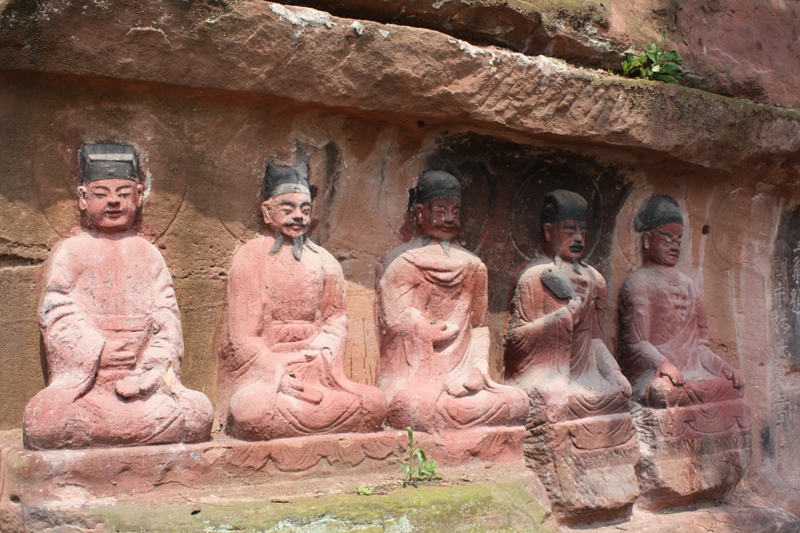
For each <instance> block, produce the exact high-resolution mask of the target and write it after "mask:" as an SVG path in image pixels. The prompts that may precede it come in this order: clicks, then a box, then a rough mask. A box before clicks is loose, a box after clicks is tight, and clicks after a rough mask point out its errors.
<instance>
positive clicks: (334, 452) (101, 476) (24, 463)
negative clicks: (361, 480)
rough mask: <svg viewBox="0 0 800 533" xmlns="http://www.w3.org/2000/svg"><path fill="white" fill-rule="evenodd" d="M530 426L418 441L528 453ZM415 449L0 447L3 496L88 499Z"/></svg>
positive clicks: (282, 443)
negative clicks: (525, 448) (526, 443)
mask: <svg viewBox="0 0 800 533" xmlns="http://www.w3.org/2000/svg"><path fill="white" fill-rule="evenodd" d="M524 436H525V430H524V428H523V427H521V426H520V427H514V428H506V427H493V428H488V427H487V428H474V429H468V430H462V431H458V432H452V433H442V434H438V435H428V434H424V433H415V434H414V439H415V441H416V442H415V444H416V446H417V447H421V448H423V449H424V450H425V452H426V453H427V454H428V456H429V457H432V458H434V459H436V460H437V461H438V462H439V463H440V464H445V465H458V464H461V463H464V462H466V461H468V460H470V459H473V458H474V459H479V460H485V461H491V462H504V461H514V460H519V459H520V458H521V457H522V443H523V440H524ZM407 455H408V437H407V434H406V432H405V431H397V430H386V431H382V432H378V433H359V434H355V433H348V434H337V435H318V436H310V437H298V438H292V439H276V440H271V441H266V442H245V441H239V440H235V439H231V438H229V437H227V436H224V435H217V436H215V438H214V440H212V441H211V442H207V443H203V444H174V445H163V446H135V447H128V448H95V449H83V450H51V451H31V450H26V449H23V448H22V447H21V446H13V447H6V448H0V480H2V481H3V483H2V484H1V485H0V504H1V503H2V502H3V501H6V502H7V501H9V500H11V501H14V498H17V499H21V500H23V501H25V502H26V504H28V505H39V504H47V503H48V502H60V503H62V504H65V503H66V504H75V505H80V504H81V503H83V502H91V501H96V500H98V499H102V498H109V497H115V496H117V495H122V494H127V495H130V494H134V493H154V494H158V493H159V491H161V490H174V489H175V488H176V487H178V488H180V487H185V488H188V489H194V488H203V487H210V486H215V485H218V486H225V485H236V486H244V485H262V484H265V483H268V482H269V481H270V480H271V479H273V478H277V477H280V478H281V479H284V480H285V479H287V476H293V475H294V476H307V475H313V476H320V477H324V476H328V475H335V474H350V473H355V472H359V471H361V472H370V471H379V470H381V469H387V471H388V470H390V471H391V472H392V475H397V476H398V477H399V476H400V469H399V468H398V467H397V462H398V460H399V459H401V458H406V456H407Z"/></svg>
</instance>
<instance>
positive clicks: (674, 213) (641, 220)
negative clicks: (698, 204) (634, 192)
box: [633, 194, 683, 232]
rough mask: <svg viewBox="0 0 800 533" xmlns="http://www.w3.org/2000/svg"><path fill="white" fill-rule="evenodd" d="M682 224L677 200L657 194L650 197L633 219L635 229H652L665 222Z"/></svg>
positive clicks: (642, 230)
mask: <svg viewBox="0 0 800 533" xmlns="http://www.w3.org/2000/svg"><path fill="white" fill-rule="evenodd" d="M672 223H678V224H681V225H682V224H683V216H682V215H681V210H680V207H678V201H677V200H675V198H673V197H672V196H667V195H666V194H658V195H656V196H653V197H652V198H650V199H649V200H648V201H647V203H646V204H645V205H644V207H642V208H641V209H640V210H639V213H638V214H637V215H636V218H635V219H634V221H633V226H634V228H635V229H636V231H639V232H646V231H652V230H654V229H656V228H659V227H661V226H663V225H665V224H672Z"/></svg>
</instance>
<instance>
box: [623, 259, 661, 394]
mask: <svg viewBox="0 0 800 533" xmlns="http://www.w3.org/2000/svg"><path fill="white" fill-rule="evenodd" d="M634 274H635V273H634ZM634 274H631V275H632V276H633V275H634ZM649 281H650V280H648V279H647V278H644V279H643V280H642V281H641V282H637V281H636V280H634V281H633V282H630V279H628V280H626V283H624V284H623V286H622V290H620V293H619V322H620V330H621V334H620V343H619V346H620V352H619V353H620V361H621V362H622V363H623V367H624V368H625V374H626V376H627V377H628V379H629V380H630V381H631V383H632V384H633V382H634V381H637V382H638V381H641V380H643V379H644V380H646V381H649V380H650V378H651V377H652V376H653V374H654V373H655V372H656V369H657V368H658V365H659V364H660V363H661V362H662V361H664V360H665V359H666V358H665V357H664V356H663V355H662V354H661V352H659V351H658V349H656V347H655V346H653V345H652V344H651V343H650V339H651V335H652V331H651V330H652V324H653V316H652V315H653V313H654V312H655V311H654V309H653V307H652V304H653V300H654V299H656V298H659V297H660V295H659V294H654V293H653V292H652V291H650V290H649V288H648V286H647V285H648V282H649Z"/></svg>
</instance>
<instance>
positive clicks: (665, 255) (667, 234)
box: [644, 222, 683, 266]
mask: <svg viewBox="0 0 800 533" xmlns="http://www.w3.org/2000/svg"><path fill="white" fill-rule="evenodd" d="M682 238H683V225H682V224H678V223H677V222H673V223H672V224H664V225H663V226H659V227H657V228H656V229H654V230H652V231H648V232H647V234H646V235H645V244H644V248H645V260H647V261H649V262H650V263H657V264H659V265H666V266H675V265H676V264H677V263H678V260H679V259H680V258H681V239H682Z"/></svg>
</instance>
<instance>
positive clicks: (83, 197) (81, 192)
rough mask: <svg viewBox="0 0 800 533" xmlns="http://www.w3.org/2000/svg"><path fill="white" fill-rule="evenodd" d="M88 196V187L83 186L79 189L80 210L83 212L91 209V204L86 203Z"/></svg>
mask: <svg viewBox="0 0 800 533" xmlns="http://www.w3.org/2000/svg"><path fill="white" fill-rule="evenodd" d="M87 194H88V191H87V190H86V187H84V186H83V185H81V186H80V187H78V209H80V210H81V211H86V209H88V208H89V204H88V203H87V201H86V195H87Z"/></svg>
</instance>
